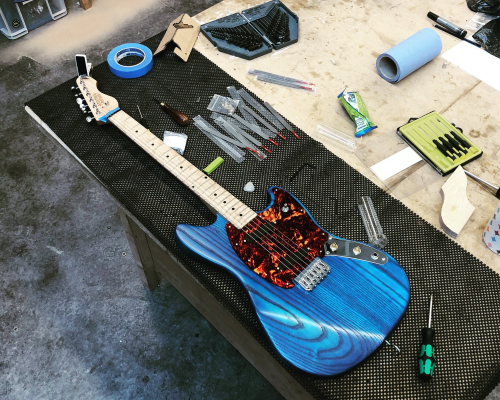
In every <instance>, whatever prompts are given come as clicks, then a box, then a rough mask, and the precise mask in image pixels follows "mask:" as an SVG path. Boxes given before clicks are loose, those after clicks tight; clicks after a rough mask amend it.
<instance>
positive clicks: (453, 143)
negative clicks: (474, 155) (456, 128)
mask: <svg viewBox="0 0 500 400" xmlns="http://www.w3.org/2000/svg"><path fill="white" fill-rule="evenodd" d="M431 123H432V125H434V126H435V127H436V128H437V129H439V131H440V132H441V133H443V134H444V137H445V138H446V139H448V142H450V143H451V144H452V145H453V147H455V149H457V150H459V151H461V152H462V153H463V154H465V153H468V152H469V150H467V149H466V148H465V147H463V146H462V145H461V144H460V143H459V142H458V141H457V140H456V139H455V138H453V137H451V136H450V134H449V133H444V132H443V130H442V129H441V128H440V127H439V126H437V125H436V124H435V123H434V121H431ZM464 152H465V153H464Z"/></svg>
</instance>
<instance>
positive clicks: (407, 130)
mask: <svg viewBox="0 0 500 400" xmlns="http://www.w3.org/2000/svg"><path fill="white" fill-rule="evenodd" d="M397 133H398V135H399V136H400V137H401V138H402V139H403V140H404V141H405V142H406V143H407V144H408V145H409V146H410V147H412V148H413V150H415V151H416V152H417V153H418V154H419V155H420V156H421V157H422V158H423V159H424V160H426V161H427V162H428V163H429V165H431V166H432V167H433V168H434V169H435V170H436V171H437V172H439V173H440V174H441V175H443V176H444V175H448V174H450V173H451V172H453V171H454V170H455V168H457V167H458V166H459V165H462V166H463V165H465V164H468V163H469V162H471V161H472V160H475V159H476V158H479V157H481V156H482V154H483V152H482V151H481V150H480V149H479V148H478V147H477V146H476V145H475V144H474V143H473V142H472V141H471V140H470V139H469V138H467V137H466V136H465V135H464V134H463V132H462V131H461V129H458V128H457V127H455V126H454V125H452V124H450V123H449V122H448V121H446V119H444V118H443V117H442V116H441V115H440V114H439V113H437V112H435V111H433V112H431V113H429V114H426V115H424V116H423V117H420V118H418V119H415V118H412V119H410V121H409V122H408V124H406V125H403V126H400V127H399V128H398V130H397Z"/></svg>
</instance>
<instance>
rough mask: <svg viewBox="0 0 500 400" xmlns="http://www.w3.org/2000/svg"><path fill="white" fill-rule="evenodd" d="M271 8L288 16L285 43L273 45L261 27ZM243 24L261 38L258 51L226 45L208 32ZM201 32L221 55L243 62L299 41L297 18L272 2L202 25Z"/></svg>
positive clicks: (275, 2) (225, 42) (277, 0)
mask: <svg viewBox="0 0 500 400" xmlns="http://www.w3.org/2000/svg"><path fill="white" fill-rule="evenodd" d="M273 8H278V9H279V10H280V11H282V12H285V13H286V14H287V15H288V25H289V31H290V39H289V40H287V41H286V42H282V43H275V42H274V41H273V40H272V38H270V37H268V36H267V32H266V31H265V29H264V27H263V24H262V21H263V19H265V18H266V17H267V16H268V15H269V13H270V12H271V11H272V10H273ZM245 24H247V26H248V27H249V28H250V29H252V31H254V32H255V33H256V34H257V35H258V36H260V37H261V38H262V40H263V45H262V47H260V48H259V49H256V50H252V51H250V50H247V49H244V48H243V47H240V46H237V45H235V44H231V43H228V42H227V41H225V40H224V39H219V38H216V37H214V35H213V34H212V33H211V32H210V30H211V29H212V28H236V27H239V26H242V25H245ZM201 32H202V33H203V34H204V35H205V36H206V37H207V39H208V40H209V41H210V42H211V43H212V44H213V45H214V46H215V47H217V48H218V49H219V51H221V52H222V53H227V54H231V55H233V56H236V57H240V58H244V59H245V60H253V59H254V58H257V57H260V56H262V55H264V54H268V53H270V52H271V51H272V50H273V48H274V49H275V50H278V49H282V48H283V47H286V46H290V45H291V44H293V43H297V41H298V40H299V17H298V16H297V14H295V13H293V12H292V11H291V10H290V9H289V8H288V7H287V6H285V5H284V4H283V3H282V2H281V1H279V0H273V1H269V2H267V3H264V4H260V5H258V6H255V7H252V8H249V9H247V10H244V11H242V12H241V14H238V13H236V14H231V15H228V16H226V17H223V18H219V19H216V20H215V21H212V22H208V23H206V24H203V25H202V26H201Z"/></svg>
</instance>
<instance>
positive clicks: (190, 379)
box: [0, 0, 282, 400]
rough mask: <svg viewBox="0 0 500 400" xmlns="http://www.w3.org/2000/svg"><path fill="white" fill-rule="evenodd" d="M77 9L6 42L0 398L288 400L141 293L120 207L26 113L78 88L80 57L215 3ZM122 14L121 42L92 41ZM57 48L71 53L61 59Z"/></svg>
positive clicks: (112, 38)
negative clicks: (71, 84)
mask: <svg viewBox="0 0 500 400" xmlns="http://www.w3.org/2000/svg"><path fill="white" fill-rule="evenodd" d="M66 3H67V6H68V10H69V14H68V16H66V17H64V18H63V19H61V20H60V21H56V22H53V23H51V24H48V25H45V26H43V27H40V28H38V29H36V30H34V31H33V32H31V33H30V34H28V35H27V36H25V37H23V38H21V39H18V40H16V41H9V40H8V39H6V38H5V37H4V36H3V35H0V54H1V57H0V113H1V120H2V128H1V129H0V160H1V161H0V179H1V181H0V182H1V183H0V338H1V339H0V398H1V399H5V400H7V399H9V400H11V399H26V400H28V399H29V400H32V399H51V400H56V399H65V400H66V399H146V398H147V399H234V398H239V399H281V398H282V397H281V396H280V395H279V394H278V393H277V392H276V390H275V389H274V388H273V387H272V386H271V385H270V384H269V383H268V382H267V381H266V380H265V379H264V378H263V377H262V376H261V375H260V374H259V373H258V372H257V371H256V370H255V369H254V368H253V367H252V366H251V365H250V364H249V363H248V362H247V361H246V360H245V359H244V358H243V357H242V356H241V355H240V354H239V353H238V352H237V351H236V350H235V349H234V348H233V347H232V345H231V344H229V343H228V342H227V341H226V340H225V339H224V338H223V337H222V336H221V335H220V334H219V333H218V332H217V331H216V330H215V329H214V328H213V327H212V326H211V325H210V324H209V323H208V322H207V321H206V320H205V319H204V318H203V317H202V316H201V315H200V314H199V313H198V312H197V311H196V310H195V309H194V308H193V307H192V306H191V305H190V304H189V303H188V302H187V301H186V300H185V299H184V298H183V297H182V296H181V295H180V294H179V293H178V292H177V291H176V290H175V289H174V288H173V287H172V286H170V285H169V284H163V285H162V286H161V287H159V288H157V289H156V290H155V291H154V292H150V291H149V290H147V289H145V288H144V287H143V285H142V283H141V282H140V280H139V276H138V274H137V271H136V267H135V265H134V260H133V257H132V254H131V253H130V251H129V248H128V243H127V240H126V237H125V233H124V232H123V229H122V227H121V224H120V220H119V217H118V214H117V212H116V208H115V205H114V203H113V201H112V200H111V199H110V198H109V197H108V196H107V194H106V192H105V191H104V190H103V189H101V188H100V187H99V186H98V185H97V184H96V183H95V182H93V181H92V180H90V179H89V178H87V177H86V175H84V174H83V173H82V172H81V170H80V167H79V165H78V164H77V162H76V161H74V160H73V159H72V158H71V157H70V156H69V155H68V154H67V153H66V152H65V151H63V150H61V149H60V148H59V147H58V146H57V145H55V144H53V143H52V142H51V141H50V140H49V139H48V138H47V137H46V136H45V135H44V134H43V133H42V132H41V131H40V130H39V129H38V128H37V127H36V125H35V124H34V123H33V122H32V121H31V118H29V116H28V114H27V113H26V112H25V111H24V108H23V105H24V102H25V101H27V100H29V99H31V98H33V97H35V96H37V95H39V94H41V93H43V92H45V91H47V90H48V89H50V88H52V87H54V86H56V85H58V84H60V83H62V82H64V81H66V80H67V79H69V78H71V77H72V76H74V75H75V67H74V60H73V57H74V54H76V53H86V54H87V56H88V58H89V61H92V62H93V63H96V64H97V63H100V62H102V61H103V60H104V58H105V57H106V55H107V51H108V50H109V49H111V48H113V47H114V46H116V45H118V44H120V43H125V42H130V41H136V42H137V41H142V40H144V39H146V38H148V37H150V36H152V35H154V34H156V33H158V32H160V31H161V30H163V29H165V28H166V26H167V24H168V23H169V22H170V21H171V20H172V19H173V18H174V17H176V16H177V15H178V14H180V13H181V12H188V13H190V14H191V15H194V14H196V13H198V12H199V11H201V10H203V9H205V8H207V7H209V6H210V5H211V4H213V2H212V0H196V1H189V2H187V1H183V2H182V3H181V2H180V1H178V0H174V1H173V2H170V3H169V4H168V6H167V5H166V4H167V2H166V1H162V2H159V1H154V2H149V3H148V2H145V3H148V4H146V5H147V6H144V4H143V3H142V2H136V3H140V4H135V3H134V2H130V1H127V0H119V1H118V0H107V1H104V0H94V8H93V9H91V10H89V11H87V12H84V11H83V10H82V9H80V8H79V7H78V6H77V4H76V2H75V1H73V0H72V1H71V2H69V1H67V2H66ZM123 3H128V4H127V5H128V6H129V7H130V10H128V14H127V13H125V12H123V10H122V11H120V12H117V14H118V15H114V19H115V21H114V24H115V25H114V29H113V30H108V29H107V28H106V29H104V28H103V30H102V31H100V32H93V33H92V38H91V39H88V38H85V37H83V33H82V32H83V31H82V30H81V29H78V28H79V27H80V28H81V26H82V23H85V24H87V23H90V22H88V18H89V16H91V17H92V19H94V20H105V19H106V17H109V15H107V16H106V15H101V14H102V13H108V14H109V13H111V12H112V10H113V9H114V8H116V9H119V8H120V6H119V4H122V5H121V6H122V7H123ZM101 6H102V10H100V7H101ZM113 7H114V8H113ZM129 16H134V18H129ZM145 21H147V22H146V23H145ZM58 25H59V26H58ZM66 26H69V27H71V26H73V27H74V29H75V30H79V32H80V33H79V35H76V36H71V32H69V31H68V32H66V33H65V32H62V31H64V29H66ZM96 29H100V28H99V27H97V28H96ZM59 35H67V36H69V37H70V39H68V40H72V41H73V42H72V43H69V44H64V43H61V44H57V46H58V47H59V48H58V49H57V48H56V49H54V48H53V47H52V44H53V43H54V41H56V39H57V36H59ZM47 42H48V43H47ZM33 43H35V44H33ZM43 46H46V50H44V48H43ZM82 118H83V117H82ZM122 252H125V253H126V254H125V255H122Z"/></svg>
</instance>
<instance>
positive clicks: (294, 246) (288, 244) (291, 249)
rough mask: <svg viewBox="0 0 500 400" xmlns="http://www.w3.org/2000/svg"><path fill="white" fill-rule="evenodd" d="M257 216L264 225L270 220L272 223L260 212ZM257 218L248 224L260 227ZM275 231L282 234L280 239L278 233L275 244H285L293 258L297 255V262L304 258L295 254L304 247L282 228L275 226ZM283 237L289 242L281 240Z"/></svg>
mask: <svg viewBox="0 0 500 400" xmlns="http://www.w3.org/2000/svg"><path fill="white" fill-rule="evenodd" d="M257 218H258V219H259V220H260V223H261V224H264V225H265V223H266V222H268V223H272V222H269V221H266V220H264V219H263V218H262V217H261V216H260V215H258V214H257ZM255 219H256V218H254V219H253V220H252V221H250V222H249V223H248V224H247V226H249V227H250V228H255V229H258V227H259V226H260V225H259V224H258V223H257V222H255ZM254 222H255V224H254V225H253V226H252V225H251V224H252V223H254ZM273 233H279V234H280V235H281V239H280V238H279V237H278V235H277V234H276V240H277V241H274V242H273V243H275V244H277V245H278V244H282V245H283V247H285V250H286V251H288V252H290V253H291V254H290V256H291V257H292V258H293V257H296V262H299V261H300V260H302V258H299V257H298V256H295V254H296V253H295V251H297V252H298V251H299V250H300V249H303V248H302V247H300V246H299V245H297V243H295V242H293V241H292V240H291V239H290V238H289V236H288V235H286V234H284V233H283V232H281V231H280V230H279V229H278V228H277V227H276V226H274V227H273ZM283 239H285V240H288V243H286V242H280V240H283ZM290 245H291V247H290ZM287 246H288V247H287Z"/></svg>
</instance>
